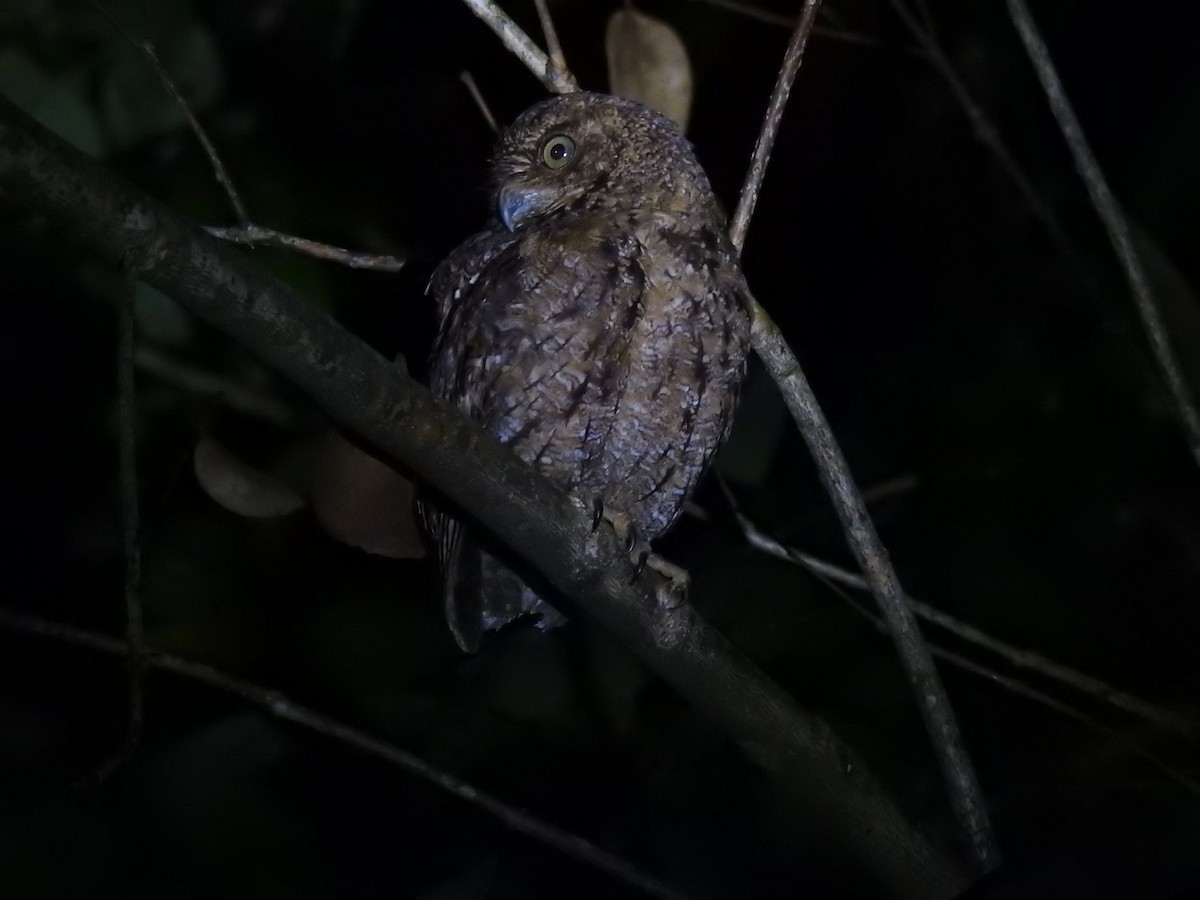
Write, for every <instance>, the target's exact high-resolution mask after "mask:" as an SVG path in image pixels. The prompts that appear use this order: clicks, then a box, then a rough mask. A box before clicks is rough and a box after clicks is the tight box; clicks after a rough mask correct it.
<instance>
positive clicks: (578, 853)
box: [0, 608, 684, 900]
mask: <svg viewBox="0 0 1200 900" xmlns="http://www.w3.org/2000/svg"><path fill="white" fill-rule="evenodd" d="M0 625H2V626H4V627H6V628H12V629H15V630H17V631H22V632H25V633H26V634H35V635H40V636H42V637H47V638H51V639H53V640H57V641H62V642H63V643H66V644H71V645H73V646H76V647H86V648H89V649H91V650H96V651H99V652H100V653H107V654H109V655H111V656H126V655H127V654H128V653H129V652H130V647H129V645H128V644H126V643H124V642H123V641H118V640H116V639H115V638H111V637H107V636H105V635H102V634H96V633H95V632H91V631H85V630H84V629H81V628H75V627H73V626H71V625H64V624H61V623H59V622H51V621H49V620H47V619H43V618H40V617H38V616H28V615H24V614H22V613H18V612H13V611H12V610H8V609H3V608H0ZM146 662H147V664H148V665H149V666H151V667H153V668H155V669H161V670H162V671H164V672H171V673H173V674H175V675H179V676H181V677H183V678H188V679H190V680H192V681H196V682H199V683H201V684H205V685H208V686H209V687H211V688H215V689H216V690H219V691H223V692H225V693H227V694H232V695H234V696H236V697H239V698H240V699H242V700H244V701H245V702H247V703H250V704H252V705H254V706H258V707H260V708H262V709H264V710H266V711H267V712H268V713H269V714H271V715H272V716H275V717H276V718H277V719H283V720H285V721H288V722H292V723H295V724H297V725H300V726H302V727H304V728H307V729H309V730H311V731H315V732H317V733H318V734H323V735H325V736H326V737H330V738H333V739H334V740H336V741H341V742H342V743H344V744H348V745H349V746H351V747H354V748H355V749H357V750H361V751H362V752H364V753H368V754H370V755H371V756H376V757H379V758H380V759H383V760H384V761H386V762H388V763H391V764H392V765H394V766H396V767H398V768H400V769H403V770H404V771H405V772H408V773H409V774H410V775H415V776H416V777H418V778H421V779H423V780H425V781H427V782H429V783H430V784H432V785H434V786H435V787H437V788H440V789H441V790H443V791H445V792H446V793H448V794H452V795H453V796H455V797H457V798H459V799H460V800H465V801H466V802H467V803H470V804H471V805H472V806H475V807H477V808H479V809H481V810H483V811H484V812H486V813H487V814H488V815H490V816H492V817H494V818H496V819H498V820H499V821H500V822H502V823H503V824H504V825H506V826H508V827H509V828H511V829H512V830H513V831H516V832H518V833H520V834H523V835H526V836H527V837H531V838H533V839H534V840H536V841H540V842H541V843H543V844H545V845H547V846H549V847H553V848H554V849H555V850H558V851H560V852H561V853H564V854H566V855H567V856H569V857H571V858H573V859H577V860H579V861H580V862H583V863H585V864H587V865H589V866H592V867H593V868H596V869H600V870H602V871H604V872H607V873H608V874H610V875H612V876H613V877H615V878H617V879H619V880H621V881H622V882H624V883H626V884H628V885H631V886H633V887H635V888H638V889H639V890H642V891H644V892H646V893H647V894H650V895H652V896H655V897H666V898H671V900H682V898H683V896H684V895H683V894H681V893H680V892H679V891H677V890H676V889H675V888H673V887H671V886H670V885H667V884H664V883H663V882H661V881H659V880H658V879H656V878H654V877H653V876H651V875H648V874H646V873H645V872H642V871H641V870H640V869H637V868H636V867H634V866H633V865H631V864H630V863H628V862H626V861H625V860H623V859H621V858H620V857H618V856H615V855H613V854H611V853H609V852H608V851H606V850H603V849H601V848H599V847H597V846H596V845H595V844H593V843H591V842H590V841H587V840H585V839H584V838H581V837H579V836H578V835H574V834H571V833H570V832H567V831H563V830H562V829H560V828H556V827H555V826H553V825H551V824H549V823H548V822H544V821H542V820H541V819H538V818H536V817H535V816H532V815H530V814H529V813H527V812H524V811H522V810H520V809H517V808H516V807H513V806H509V805H508V804H507V803H505V802H504V801H502V800H500V799H499V798H497V797H495V796H493V795H491V794H488V793H486V792H485V791H481V790H479V789H478V788H476V787H474V786H473V785H471V784H469V783H467V782H465V781H463V780H461V779H459V778H457V777H455V776H454V775H451V774H450V773H448V772H443V771H441V770H440V769H436V768H434V767H433V766H431V765H430V764H429V763H427V762H425V761H424V760H423V759H421V758H420V757H419V756H416V755H414V754H412V753H409V752H408V751H407V750H402V749H401V748H399V747H397V746H395V745H394V744H389V743H386V742H384V741H381V740H379V739H378V738H376V737H372V736H371V735H369V734H367V733H366V732H365V731H360V730H359V729H357V728H354V727H352V726H350V725H346V724H344V723H342V722H339V721H338V720H336V719H334V718H331V717H330V716H326V715H324V714H322V713H319V712H317V711H315V710H313V709H311V708H309V707H306V706H302V705H300V704H299V703H294V702H293V701H291V700H289V699H288V698H287V697H286V696H285V695H284V694H282V693H280V692H279V691H275V690H271V689H270V688H266V687H262V686H261V685H258V684H255V683H253V682H250V681H245V680H243V679H241V678H237V677H235V676H233V675H230V674H228V673H226V672H223V671H221V670H220V669H216V668H214V667H212V666H209V665H206V664H205V663H200V662H195V661H194V660H190V659H185V658H183V657H181V656H175V655H174V654H171V653H165V652H163V651H161V650H154V649H148V650H147V651H146Z"/></svg>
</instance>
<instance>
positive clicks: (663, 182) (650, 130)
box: [492, 92, 715, 231]
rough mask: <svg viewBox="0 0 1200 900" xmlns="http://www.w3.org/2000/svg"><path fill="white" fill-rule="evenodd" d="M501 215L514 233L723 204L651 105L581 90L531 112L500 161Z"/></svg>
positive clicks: (508, 136) (501, 149) (497, 194)
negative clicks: (663, 208)
mask: <svg viewBox="0 0 1200 900" xmlns="http://www.w3.org/2000/svg"><path fill="white" fill-rule="evenodd" d="M492 185H493V190H494V193H493V199H494V200H495V210H496V215H497V216H498V218H499V219H500V221H501V222H503V223H504V226H505V227H506V228H508V230H509V231H515V230H516V229H518V228H520V227H521V226H523V225H525V224H526V223H527V222H531V221H537V220H542V219H544V218H545V217H547V216H552V215H562V214H565V213H569V212H570V211H573V210H581V211H589V212H590V211H596V210H610V211H614V212H619V211H622V209H623V208H624V207H629V208H630V209H631V210H632V209H633V208H635V207H637V206H639V205H645V204H658V203H671V202H672V199H673V198H678V202H679V203H680V205H681V206H682V205H688V204H694V203H696V202H697V201H699V202H701V203H707V202H715V201H711V198H712V190H711V188H710V187H709V185H708V179H707V178H706V177H705V175H704V170H703V169H701V167H700V164H699V163H698V162H697V161H696V157H695V154H694V153H693V152H692V146H691V144H690V143H688V141H687V139H686V138H684V137H683V135H681V134H680V133H679V130H678V129H677V128H676V127H675V125H674V123H673V122H671V120H670V119H668V118H666V117H665V116H662V115H660V114H659V113H657V112H655V111H654V110H652V109H650V108H649V107H647V106H643V105H642V104H640V103H635V102H634V101H632V100H624V99H621V98H619V97H612V96H610V95H608V94H595V93H587V92H579V93H572V94H563V95H561V96H558V97H552V98H551V99H549V100H544V101H542V102H541V103H538V104H536V105H534V106H532V107H530V108H529V109H527V110H526V111H525V112H524V113H523V114H522V115H521V116H520V118H518V119H517V120H516V121H515V122H513V124H512V125H510V126H509V127H508V128H507V129H506V130H505V132H504V134H503V135H502V136H501V138H500V143H499V145H498V147H497V149H496V155H495V158H494V159H493V162H492Z"/></svg>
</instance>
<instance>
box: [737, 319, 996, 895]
mask: <svg viewBox="0 0 1200 900" xmlns="http://www.w3.org/2000/svg"><path fill="white" fill-rule="evenodd" d="M751 313H752V316H753V318H752V322H751V326H750V337H751V341H752V343H753V345H754V349H755V352H757V353H758V356H759V358H760V359H761V360H762V361H763V364H764V365H765V366H766V368H767V371H768V372H769V373H770V375H771V377H772V378H773V379H774V380H775V383H776V384H777V385H778V386H779V390H780V393H781V394H782V395H783V399H784V403H785V404H786V405H787V407H788V409H789V411H790V412H791V413H792V416H793V418H794V419H795V420H796V424H797V426H799V429H800V433H801V435H802V436H803V438H804V442H805V443H806V444H807V445H808V449H809V452H810V453H811V454H812V456H813V459H814V460H815V462H816V464H817V471H818V473H819V474H820V477H821V483H822V484H823V485H824V487H825V490H826V492H827V493H828V494H829V497H830V499H831V500H832V501H833V505H834V508H835V509H836V510H837V514H838V519H839V520H840V521H841V523H842V530H843V531H844V532H845V534H846V537H847V540H848V542H849V544H850V548H851V550H852V551H853V552H854V556H855V558H856V559H857V560H858V564H859V566H860V567H861V569H862V571H863V573H864V574H865V575H866V578H867V582H868V583H869V584H870V587H871V593H872V594H873V595H874V596H875V599H876V601H877V602H878V604H879V607H880V610H881V611H882V613H883V615H884V617H885V619H886V620H887V623H888V629H889V631H890V632H891V635H892V640H893V642H894V643H895V645H896V649H897V651H898V653H899V656H900V661H901V663H902V664H903V666H904V669H905V671H906V673H907V674H908V678H909V681H910V683H911V685H912V688H913V693H914V694H915V696H916V698H917V704H918V706H919V707H920V710H921V714H922V716H923V717H924V719H925V728H926V731H927V732H928V733H929V737H930V742H931V743H932V744H933V748H934V752H935V754H936V755H937V759H938V763H939V765H940V766H941V769H942V777H943V780H944V781H945V783H946V789H947V792H948V793H949V795H950V803H951V806H952V807H953V809H954V812H955V816H956V817H957V819H958V821H959V825H960V826H961V827H962V829H963V830H964V832H965V833H966V835H967V838H968V839H969V841H970V845H971V850H972V856H973V858H974V859H975V861H976V862H977V863H978V865H979V866H980V867H981V868H982V869H983V870H984V871H989V870H991V869H993V868H995V867H996V866H998V865H999V864H1000V851H999V848H998V847H997V845H996V839H995V836H994V834H993V831H992V825H991V821H990V819H989V817H988V812H987V806H986V804H985V801H984V796H983V790H982V788H981V787H980V785H979V780H978V778H977V776H976V774H975V767H974V765H973V764H972V763H971V759H970V757H969V756H968V755H967V752H966V748H965V747H964V745H963V742H962V736H961V734H960V732H959V729H958V722H957V721H956V719H955V716H954V711H953V709H952V708H951V706H950V701H949V698H948V697H947V696H946V691H945V688H944V687H943V686H942V681H941V678H940V677H939V675H938V672H937V668H936V666H935V665H934V663H933V657H932V655H931V654H930V652H929V647H928V646H927V645H926V644H925V642H924V640H923V639H922V637H921V631H920V627H919V626H918V624H917V620H916V616H915V615H914V613H913V611H912V609H911V608H910V607H909V606H908V604H907V603H906V602H905V597H904V592H903V591H902V590H901V588H900V580H899V579H898V578H897V577H896V573H895V570H894V569H893V568H892V565H891V562H890V561H889V560H888V555H887V551H886V550H885V549H884V547H883V543H882V542H881V541H880V540H879V535H878V534H877V533H876V531H875V526H874V524H873V523H872V522H871V518H870V516H869V515H868V513H867V509H866V505H865V504H864V503H863V499H862V496H861V495H860V494H859V491H858V488H857V486H856V485H855V483H854V478H853V476H851V474H850V469H849V466H848V465H847V464H846V459H845V457H844V456H843V455H842V451H841V448H840V447H839V446H838V443H837V439H836V438H835V437H834V436H833V432H832V430H831V429H830V427H829V422H828V420H826V418H825V414H824V412H822V411H821V407H820V404H819V403H818V402H817V398H816V395H815V394H813V391H812V387H811V386H810V385H809V383H808V379H807V378H806V377H805V375H804V372H803V370H801V368H800V364H799V363H798V362H797V361H796V357H795V355H794V354H793V353H792V351H791V348H790V347H788V345H787V342H786V341H785V340H784V339H783V336H782V334H781V333H780V331H779V327H778V326H777V325H776V324H775V322H774V321H773V320H772V319H771V317H770V316H769V315H768V314H767V312H766V311H765V310H764V309H763V308H762V306H761V305H760V304H758V303H757V302H756V301H755V302H753V303H752V308H751Z"/></svg>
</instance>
